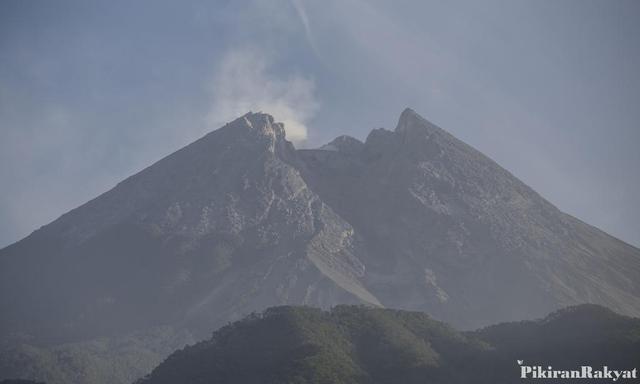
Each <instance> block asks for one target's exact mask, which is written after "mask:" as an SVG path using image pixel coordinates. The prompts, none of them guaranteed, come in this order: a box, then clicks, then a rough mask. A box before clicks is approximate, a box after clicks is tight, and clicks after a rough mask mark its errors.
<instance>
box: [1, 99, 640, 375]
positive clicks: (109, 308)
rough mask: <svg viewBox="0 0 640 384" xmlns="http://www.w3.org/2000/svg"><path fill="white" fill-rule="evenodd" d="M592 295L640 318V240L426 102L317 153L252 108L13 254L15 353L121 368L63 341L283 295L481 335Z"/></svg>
mask: <svg viewBox="0 0 640 384" xmlns="http://www.w3.org/2000/svg"><path fill="white" fill-rule="evenodd" d="M586 302H589V303H598V304H602V305H605V306H608V307H611V308H613V309H615V310H617V311H619V312H620V313H624V314H627V315H635V316H638V315H640V250H638V249H637V248H634V247H632V246H630V245H628V244H625V243H623V242H621V241H619V240H617V239H615V238H613V237H611V236H609V235H607V234H605V233H603V232H601V231H599V230H597V229H595V228H593V227H590V226H588V225H586V224H584V223H582V222H580V221H578V220H576V219H574V218H572V217H570V216H568V215H565V214H563V213H562V212H560V211H559V210H558V209H556V208H555V207H554V206H552V205H551V204H550V203H548V202H547V201H545V200H544V199H543V198H541V197H540V196H539V195H538V194H536V193H535V192H534V191H532V190H531V189H530V188H529V187H527V186H526V185H524V184H523V183H522V182H520V181H519V180H518V179H517V178H515V177H514V176H512V175H511V174H509V173H508V172H507V171H505V170H504V169H502V168H501V167H499V166H498V165H497V164H495V163H494V162H493V161H491V160H490V159H488V158H486V157H485V156H483V155H482V154H480V153H479V152H477V151H476V150H474V149H473V148H471V147H469V146H467V145H466V144H464V143H462V142H460V141H459V140H457V139H455V138H454V137H452V136H451V135H449V134H448V133H446V132H445V131H443V130H441V129H440V128H438V127H436V126H434V125H433V124H431V123H429V122H427V121H426V120H424V119H423V118H421V117H420V116H418V115H417V114H415V112H413V111H411V110H406V111H404V112H403V113H402V115H401V117H400V121H399V123H398V127H397V128H396V129H395V131H387V130H384V129H378V130H374V131H373V132H371V134H370V135H369V137H368V138H367V140H366V142H364V143H362V142H360V141H358V140H356V139H353V138H350V137H348V136H341V137H339V138H337V139H336V140H334V141H333V142H331V143H329V144H327V145H325V146H323V147H321V148H320V149H317V150H296V149H295V148H294V147H293V145H292V144H291V143H290V142H288V141H287V140H286V138H285V131H284V127H283V126H282V124H279V123H276V122H274V120H273V118H272V117H271V116H269V115H267V114H262V113H248V114H247V115H245V116H243V117H241V118H239V119H237V120H235V121H233V122H231V123H229V124H227V125H225V126H224V127H222V128H220V129H219V130H216V131H213V132H211V133H209V134H208V135H206V136H205V137H203V138H201V139H200V140H198V141H196V142H194V143H192V144H190V145H188V146H186V147H184V148H182V149H181V150H179V151H177V152H175V153H173V154H172V155H170V156H168V157H166V158H164V159H162V160H160V161H159V162H157V163H155V164H154V165H152V166H150V167H149V168H147V169H145V170H143V171H141V172H139V173H138V174H136V175H133V176H131V177H130V178H128V179H126V180H124V181H123V182H121V183H120V184H118V185H117V186H116V187H114V188H113V189H112V190H110V191H108V192H106V193H105V194H103V195H101V196H99V197H97V198H95V199H94V200H92V201H90V202H88V203H86V204H84V205H82V206H81V207H79V208H77V209H74V210H72V211H71V212H69V213H67V214H65V215H63V216H62V217H60V218H59V219H57V220H56V221H54V222H52V223H50V224H48V225H46V226H44V227H42V228H40V229H39V230H37V231H35V232H34V233H32V234H31V235H30V236H28V237H27V238H25V239H23V240H21V241H19V242H17V243H15V244H13V245H11V246H9V247H7V248H5V249H2V250H0V313H1V314H2V316H0V342H1V344H0V346H1V347H2V350H4V351H7V350H22V351H25V350H26V351H30V352H29V353H24V354H23V356H25V359H36V360H37V359H38V356H45V357H46V359H49V360H55V359H56V358H57V357H56V356H60V355H64V356H71V357H70V358H69V359H67V360H65V361H67V363H68V364H69V365H70V366H74V367H75V366H76V365H83V364H88V363H87V362H88V361H105V362H104V365H105V366H110V364H111V362H106V360H104V357H105V356H107V357H108V356H109V353H105V354H102V355H101V354H98V355H92V356H90V357H88V358H85V357H81V356H79V355H78V354H67V353H66V352H65V351H67V350H69V349H70V350H72V351H76V350H82V351H86V353H87V354H91V353H93V352H91V351H92V349H91V348H88V349H87V348H84V346H85V345H87V344H86V342H87V341H90V340H95V339H96V338H107V340H110V341H109V342H107V344H109V345H113V344H114V343H116V342H117V341H116V340H119V339H120V338H122V337H126V336H127V335H130V334H142V333H144V332H153V330H158V329H174V330H175V332H177V333H176V334H182V333H181V332H183V331H186V333H187V334H189V335H193V337H195V338H196V339H201V338H203V337H205V335H207V334H209V332H211V331H212V330H213V329H215V328H217V327H219V326H221V325H223V324H226V323H227V322H229V321H233V320H237V319H239V318H241V317H242V316H244V315H246V314H249V313H251V312H253V311H261V310H263V309H265V308H267V307H270V306H274V305H282V304H304V305H309V306H317V307H323V308H326V307H330V306H333V305H336V304H356V303H358V304H367V305H371V306H380V307H392V308H401V309H410V310H420V311H425V312H427V313H429V314H430V315H432V316H434V317H435V318H437V319H439V320H446V321H448V322H451V323H452V324H453V325H455V326H459V327H464V328H469V329H470V328H475V327H477V326H482V325H487V324H492V323H496V322H498V321H506V320H518V319H526V318H535V317H540V316H542V315H544V314H545V313H548V312H549V311H551V310H555V309H557V308H560V307H562V306H566V305H573V304H579V303H586ZM189 337H191V336H189ZM185 339H186V338H185ZM101 340H105V339H101ZM167 340H170V341H171V342H170V343H169V344H167V345H175V344H176V343H177V344H180V341H179V340H178V339H176V338H173V337H172V336H171V335H168V337H167ZM181 340H183V339H181ZM61 343H65V345H66V347H65V348H68V349H64V350H61V349H59V348H58V347H57V346H58V345H59V344H61ZM89 345H91V343H89ZM165 347H166V345H163V346H159V347H158V348H156V347H155V346H154V347H153V348H152V349H150V350H153V351H163V350H165V349H163V348H165ZM45 350H46V351H45ZM140 350H147V349H145V348H144V346H143V347H142V348H141V349H140ZM33 351H37V353H36V352H34V353H31V352H33ZM40 351H43V352H40ZM61 351H62V352H61ZM154 353H155V352H154ZM6 356H8V355H7V354H6V353H5V354H0V359H1V360H2V361H0V368H2V367H7V365H11V364H13V363H12V362H11V361H12V360H10V359H7V358H6ZM149 356H151V355H149ZM154 356H156V357H154V358H159V357H157V355H154ZM108 359H110V358H108ZM108 359H107V360H108ZM146 361H148V362H149V361H152V360H151V359H148V360H146ZM3 363H4V365H3ZM101 364H102V363H101ZM114 364H115V363H114ZM45 365H46V364H45ZM24 366H25V367H38V366H41V365H40V363H39V362H38V361H33V362H27V363H24ZM29 369H30V368H29ZM6 372H11V373H12V375H11V377H27V376H20V375H18V376H16V375H15V374H16V373H19V372H17V371H15V370H11V367H9V368H8V370H4V368H3V370H2V371H0V378H4V377H10V376H7V375H6ZM56 374H57V373H56ZM52 375H53V373H52ZM127 375H128V374H123V375H122V376H121V377H130V376H127ZM41 377H51V375H49V376H47V375H40V376H29V377H27V378H41ZM56 377H57V376H56ZM63 381H64V380H63ZM76 382H78V383H81V382H82V380H81V379H77V381H76ZM52 384H55V383H52Z"/></svg>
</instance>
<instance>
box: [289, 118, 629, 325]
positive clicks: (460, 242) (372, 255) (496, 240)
mask: <svg viewBox="0 0 640 384" xmlns="http://www.w3.org/2000/svg"><path fill="white" fill-rule="evenodd" d="M299 153H300V155H301V158H302V159H303V160H304V162H305V164H306V166H305V178H306V179H307V181H308V183H309V184H310V185H311V186H312V188H314V190H315V191H317V192H318V193H319V195H320V197H321V198H322V199H323V200H324V201H326V202H327V204H329V205H330V206H331V207H333V208H334V209H335V211H336V212H337V213H338V214H339V215H340V216H342V217H343V218H345V219H346V220H347V221H348V222H349V223H350V224H351V225H352V226H353V227H354V229H355V232H356V234H357V235H358V236H361V238H362V241H363V243H364V244H365V245H366V258H363V260H364V262H365V265H366V266H367V275H366V276H365V281H366V285H367V287H368V288H369V290H370V291H371V292H372V293H373V294H374V295H376V297H377V298H378V299H379V300H380V301H381V302H382V304H383V305H385V306H389V307H397V308H403V309H412V310H422V311H426V312H428V313H430V314H432V315H434V316H436V317H438V318H440V319H443V320H446V321H450V322H452V323H453V324H456V325H458V326H463V327H474V326H480V325H486V324H490V323H495V322H498V321H508V320H518V319H524V318H534V317H540V316H542V315H543V314H545V313H547V312H550V311H552V310H555V309H557V308H559V307H563V306H567V305H573V304H578V303H598V304H602V305H605V306H608V307H610V308H613V309H615V310H617V311H619V312H621V313H625V314H629V315H635V316H638V315H639V314H640V251H639V250H638V249H637V248H634V247H632V246H630V245H628V244H625V243H624V242H621V241H619V240H617V239H615V238H613V237H611V236H609V235H607V234H605V233H603V232H601V231H599V230H598V229H596V228H594V227H591V226H589V225H587V224H585V223H582V222H581V221H579V220H577V219H575V218H573V217H571V216H569V215H566V214H564V213H562V212H561V211H559V210H558V209H557V208H556V207H554V206H553V205H552V204H550V203H549V202H548V201H546V200H544V199H543V198H542V197H540V196H539V195H538V194H537V193H536V192H535V191H533V190H532V189H531V188H529V187H528V186H526V185H525V184H524V183H522V182H521V181H520V180H518V179H517V178H516V177H514V176H513V175H511V174H510V173H509V172H507V171H506V170H505V169H503V168H501V167H500V166H499V165H497V164H496V163H495V162H493V161H492V160H490V159H489V158H487V157H486V156H484V155H482V154H481V153H480V152H478V151H476V150H475V149H473V148H471V147H469V146H468V145H466V144H464V143H463V142H461V141H459V140H457V139H456V138H454V137H453V136H451V135H450V134H448V133H447V132H445V131H444V130H442V129H440V128H438V127H437V126H435V125H433V124H431V123H430V122H428V121H427V120H425V119H423V118H422V117H420V116H419V115H417V114H416V113H415V112H414V111H412V110H410V109H407V110H405V111H404V112H403V113H402V115H401V117H400V120H399V122H398V126H397V128H396V129H395V131H393V132H392V131H387V130H384V129H378V130H374V131H372V132H371V134H370V135H369V137H368V138H367V140H366V143H365V145H364V147H363V148H362V151H361V152H359V153H353V152H351V153H341V152H332V151H324V150H307V151H299Z"/></svg>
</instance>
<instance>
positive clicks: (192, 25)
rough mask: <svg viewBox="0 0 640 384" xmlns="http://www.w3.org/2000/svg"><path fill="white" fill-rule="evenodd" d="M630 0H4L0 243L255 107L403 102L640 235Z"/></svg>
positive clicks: (638, 240)
mask: <svg viewBox="0 0 640 384" xmlns="http://www.w3.org/2000/svg"><path fill="white" fill-rule="evenodd" d="M639 69H640V1H635V0H630V1H620V0H619V1H605V0H603V1H587V0H576V1H568V0H563V1H556V0H553V1H552V0H548V1H542V0H540V1H513V0H509V1H484V0H483V1H477V0H473V1H468V2H457V1H438V2H434V1H397V0H395V1H361V0H323V1H304V0H281V1H279V0H275V1H274V0H268V1H267V0H264V1H237V0H235V1H218V2H213V1H173V2H161V1H122V2H120V1H112V0H110V1H100V2H92V1H86V0H79V1H73V2H69V1H55V2H54V1H23V0H16V1H12V0H3V1H1V2H0V191H1V193H0V246H4V245H8V244H10V243H12V242H14V241H16V240H19V239H20V238H22V237H24V236H25V235H27V234H29V233H30V232H31V231H33V230H34V229H36V228H38V227H40V226H41V225H43V224H46V223H48V222H50V221H52V220H53V219H55V218H57V217H58V216H59V215H61V214H62V213H64V212H66V211H68V210H69V209H71V208H74V207H76V206H78V205H80V204H82V203H84V202H86V201H87V200H89V199H91V198H93V197H95V196H97V195H98V194H100V193H102V192H104V191H106V190H107V189H109V188H111V187H113V186H114V185H115V184H116V183H117V182H118V181H120V180H121V179H123V178H125V177H127V176H129V175H131V174H132V173H134V172H136V171H139V170H141V169H142V168H144V167H145V166H147V165H149V164H151V163H152V162H154V161H156V160H158V159H160V158H161V157H163V156H164V155H167V154H168V153H170V152H172V151H173V150H176V149H178V148H180V147H181V146H183V145H185V144H187V143H189V142H190V141H192V140H194V139H196V138H198V137H199V136H201V135H202V134H204V133H205V132H207V131H209V130H212V129H215V128H217V127H219V126H220V125H221V124H222V123H223V122H225V121H227V120H231V119H233V118H234V117H236V116H237V115H241V114H243V113H244V112H246V111H247V110H249V109H252V110H259V109H261V110H263V111H265V112H269V113H271V114H273V115H274V116H275V117H276V119H278V120H281V121H284V122H285V124H286V128H287V130H288V136H289V137H290V138H291V139H294V140H295V141H296V142H297V145H298V146H299V147H300V146H317V145H319V144H322V143H323V142H326V141H329V140H330V139H332V138H333V137H334V136H337V135H339V134H343V133H347V134H350V135H352V136H355V137H357V138H360V139H364V138H365V137H366V135H367V133H368V132H369V131H370V130H371V129H373V128H377V127H385V128H389V129H393V128H394V127H395V123H396V120H397V118H398V116H399V114H400V112H401V111H402V109H403V108H404V107H407V106H409V107H412V108H413V109H415V110H416V111H417V112H418V113H420V114H421V115H423V116H424V117H426V118H427V119H429V120H431V121H432V122H434V123H436V124H438V125H440V126H441V127H443V128H444V129H446V130H448V131H449V132H451V133H452V134H454V135H456V136H457V137H458V138H460V139H462V140H464V141H466V142H467V143H469V144H471V145H472V146H474V147H476V148H478V149H479V150H481V151H483V152H484V153H485V154H487V155H488V156H490V157H491V158H493V159H494V160H496V161H497V162H498V163H499V164H500V165H502V166H503V167H505V168H507V169H508V170H510V171H511V172H512V173H514V174H515V175H516V176H518V177H519V178H520V179H522V180H523V181H524V182H526V183H527V184H529V185H530V186H532V187H533V188H534V189H535V190H537V191H538V192H539V193H540V194H541V195H543V196H544V197H546V198H547V199H549V200H550V201H551V202H552V203H554V204H555V205H557V206H558V207H559V208H560V209H562V210H563V211H565V212H568V213H570V214H572V215H574V216H577V217H578V218H580V219H582V220H584V221H586V222H589V223H591V224H594V225H596V226H598V227H600V228H602V229H604V230H605V231H607V232H609V233H611V234H613V235H615V236H617V237H620V238H622V239H624V240H626V241H628V242H631V243H632V244H634V245H636V246H637V245H640V203H639V202H638V200H639V196H640V171H639V170H638V167H639V166H640V151H639V150H638V148H637V147H638V145H639V144H640V73H639V71H640V70H639Z"/></svg>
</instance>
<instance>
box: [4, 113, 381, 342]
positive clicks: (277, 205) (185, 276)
mask: <svg viewBox="0 0 640 384" xmlns="http://www.w3.org/2000/svg"><path fill="white" fill-rule="evenodd" d="M296 161H297V156H296V152H295V150H294V148H293V146H292V145H291V143H289V142H287V141H286V140H285V133H284V130H283V127H282V125H281V124H279V123H274V122H273V118H272V117H271V116H269V115H265V114H251V113H249V114H247V115H245V116H243V117H241V118H239V119H237V120H236V121H234V122H232V123H230V124H228V125H226V126H225V127H223V128H221V129H219V130H217V131H214V132H212V133H210V134H208V135H207V136H205V137H203V138H202V139H200V140H198V141H196V142H194V143H193V144H191V145H189V146H187V147H185V148H183V149H181V150H179V151H177V152H176V153H174V154H172V155H170V156H168V157H167V158H165V159H163V160H161V161H159V162H157V163H156V164H154V165H152V166H151V167H149V168H147V169H145V170H143V171H142V172H140V173H138V174H137V175H135V176H132V177H130V178H128V179H127V180H125V181H123V182H122V183H120V184H118V185H117V186H116V187H115V188H114V189H112V190H111V191H109V192H107V193H105V194H103V195H102V196H100V197H98V198H96V199H94V200H92V201H90V202H88V203H87V204H85V205H83V206H81V207H79V208H77V209H75V210H73V211H71V212H69V213H67V214H65V215H63V216H62V217H60V218H59V219H58V220H56V221H54V222H53V223H51V224H49V225H47V226H45V227H43V228H41V229H39V230H38V231H36V232H34V233H33V234H32V235H30V236H29V237H27V238H26V239H24V240H22V241H20V242H18V243H16V244H14V245H12V246H10V247H8V248H6V249H4V250H2V251H1V254H0V284H1V285H2V290H1V292H2V293H1V297H2V301H1V302H0V312H2V313H3V316H2V319H1V320H0V321H1V324H2V334H3V335H7V334H16V333H26V334H29V335H33V336H35V337H36V338H37V339H42V340H51V341H54V342H58V341H75V340H81V339H85V338H88V337H96V336H103V335H111V334H119V333H121V332H129V331H133V330H136V329H145V328H146V327H150V326H155V325H162V324H172V325H182V326H187V327H189V328H193V329H195V330H196V332H197V331H202V332H209V331H211V329H212V328H213V327H215V326H216V325H220V324H224V323H226V322H227V321H229V320H232V319H236V318H239V317H240V316H242V315H245V314H247V313H249V312H251V311H255V310H262V309H264V308H266V307H267V306H270V305H274V304H285V303H298V304H307V305H314V306H321V307H327V306H330V305H332V304H335V303H340V302H349V303H361V302H365V303H371V304H373V305H379V302H378V301H377V299H376V298H375V297H373V295H371V293H369V292H368V291H367V290H366V288H365V287H364V285H363V283H362V281H361V280H362V279H363V277H364V265H363V263H362V261H360V260H359V259H358V258H357V257H356V256H355V253H356V252H357V250H356V244H355V243H354V237H353V228H352V227H351V225H349V224H348V223H347V222H345V221H344V220H343V219H342V218H340V217H339V216H338V215H337V214H336V213H335V212H334V211H333V210H332V209H331V208H330V207H329V206H327V205H326V204H325V203H323V202H322V200H321V199H320V198H319V197H318V196H317V195H316V193H314V192H313V191H312V190H310V189H309V188H308V186H307V184H306V183H305V181H304V180H303V179H302V177H301V176H300V173H299V171H298V170H297V168H296Z"/></svg>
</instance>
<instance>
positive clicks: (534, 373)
mask: <svg viewBox="0 0 640 384" xmlns="http://www.w3.org/2000/svg"><path fill="white" fill-rule="evenodd" d="M517 362H518V365H519V366H520V378H521V379H546V380H548V379H600V380H602V379H609V380H611V381H618V380H625V379H637V378H638V369H637V368H633V369H630V370H616V369H609V367H607V366H606V365H605V366H603V367H598V368H594V367H591V366H589V365H583V366H581V367H580V368H578V369H571V370H565V369H554V368H553V367H552V366H546V367H543V366H541V365H525V362H524V360H517Z"/></svg>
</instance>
